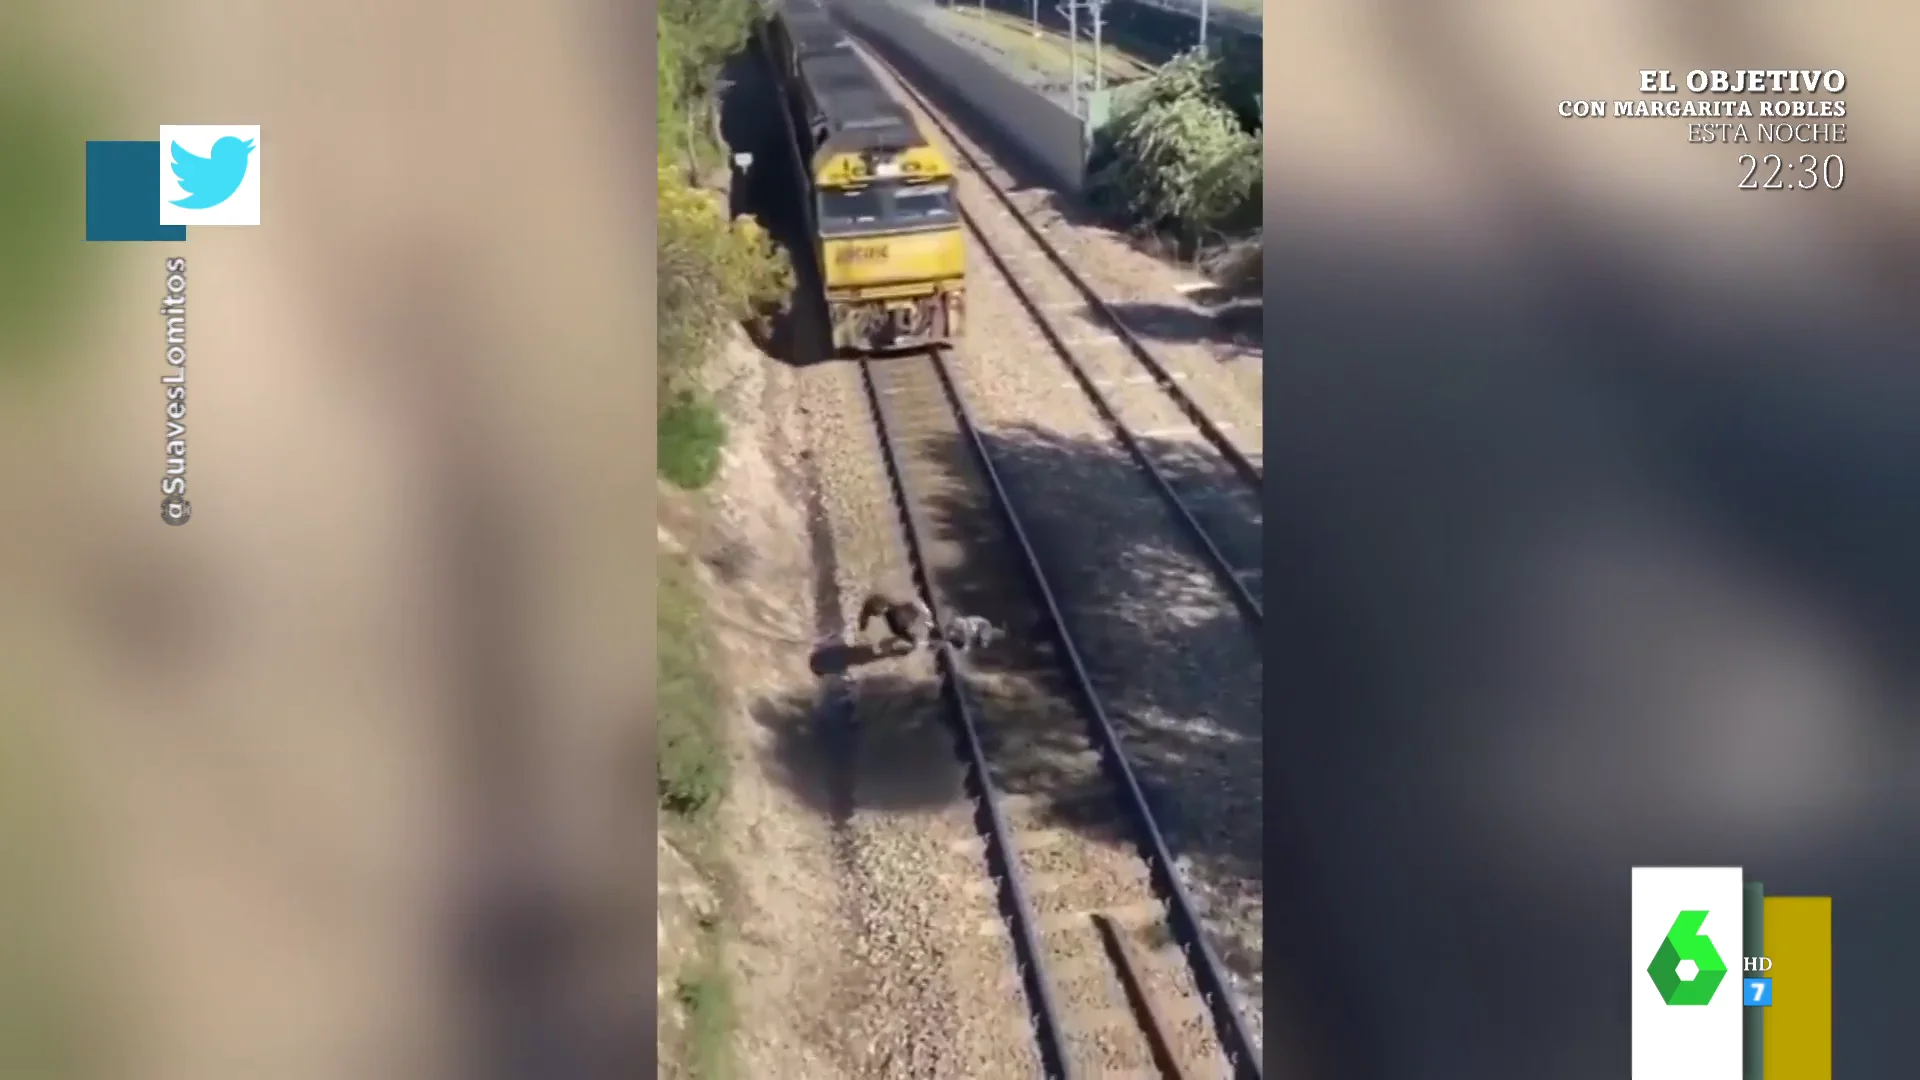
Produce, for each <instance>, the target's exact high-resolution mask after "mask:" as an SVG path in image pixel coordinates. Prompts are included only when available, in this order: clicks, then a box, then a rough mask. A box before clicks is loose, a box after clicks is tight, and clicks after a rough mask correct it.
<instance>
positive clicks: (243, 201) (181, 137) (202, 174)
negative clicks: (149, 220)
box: [160, 124, 261, 225]
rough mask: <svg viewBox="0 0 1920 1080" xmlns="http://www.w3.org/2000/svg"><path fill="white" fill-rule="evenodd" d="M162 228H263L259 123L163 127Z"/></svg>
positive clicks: (161, 133)
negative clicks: (260, 226)
mask: <svg viewBox="0 0 1920 1080" xmlns="http://www.w3.org/2000/svg"><path fill="white" fill-rule="evenodd" d="M160 145H161V147H163V148H165V149H166V151H167V155H166V156H167V158H168V161H167V163H166V164H165V165H163V166H162V168H161V170H160V173H161V175H160V203H161V205H160V223H161V224H162V225H258V224H260V157H261V155H260V128H259V127H258V125H254V126H246V125H213V124H193V125H186V124H181V125H162V126H161V128H160Z"/></svg>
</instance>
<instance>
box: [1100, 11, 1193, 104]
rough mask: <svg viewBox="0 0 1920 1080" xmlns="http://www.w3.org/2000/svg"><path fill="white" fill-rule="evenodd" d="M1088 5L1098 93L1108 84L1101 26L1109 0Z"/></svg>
mask: <svg viewBox="0 0 1920 1080" xmlns="http://www.w3.org/2000/svg"><path fill="white" fill-rule="evenodd" d="M1202 2H1203V3H1204V2H1205V0H1202ZM1087 7H1088V8H1090V9H1092V14H1093V92H1094V93H1095V94H1098V93H1099V92H1100V90H1101V89H1102V87H1104V86H1105V85H1106V72H1105V71H1104V70H1103V69H1102V66H1101V64H1100V27H1101V26H1102V25H1103V24H1104V23H1105V21H1106V18H1105V17H1106V11H1107V0H1087Z"/></svg>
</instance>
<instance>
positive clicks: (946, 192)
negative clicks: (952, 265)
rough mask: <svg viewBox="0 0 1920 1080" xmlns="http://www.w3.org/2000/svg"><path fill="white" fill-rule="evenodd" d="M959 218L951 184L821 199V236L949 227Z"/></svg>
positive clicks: (882, 188) (881, 187) (881, 188)
mask: <svg viewBox="0 0 1920 1080" xmlns="http://www.w3.org/2000/svg"><path fill="white" fill-rule="evenodd" d="M957 217H958V215H957V214H956V213H955V211H954V207H953V189H952V185H950V184H894V183H887V184H876V185H873V186H870V187H864V188H861V189H859V190H857V191H827V192H822V193H821V195H820V232H821V233H822V234H823V235H827V236H832V235H845V234H848V233H863V232H883V231H888V230H894V229H917V228H922V227H925V226H929V225H948V224H952V223H953V222H954V221H955V220H956V219H957Z"/></svg>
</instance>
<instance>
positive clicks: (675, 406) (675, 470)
mask: <svg viewBox="0 0 1920 1080" xmlns="http://www.w3.org/2000/svg"><path fill="white" fill-rule="evenodd" d="M760 12H761V9H760V6H759V4H758V3H756V2H755V0H661V4H660V15H659V34H660V75H659V80H660V81H659V108H660V111H659V118H660V119H659V131H658V135H659V162H658V168H659V181H660V199H659V218H658V229H659V232H658V244H659V250H658V257H659V262H658V272H659V294H658V295H659V307H658V314H659V338H658V345H659V362H660V371H659V410H660V411H659V416H658V421H659V439H660V441H659V452H660V473H661V475H662V476H663V477H664V478H665V479H666V480H668V481H669V482H671V483H672V484H674V485H675V486H676V487H680V488H685V489H689V490H692V489H697V488H701V487H704V486H706V485H707V484H708V483H709V482H710V481H711V480H712V479H713V477H714V475H715V473H716V472H717V471H718V470H719V467H720V450H721V447H722V446H723V445H724V443H725V441H726V425H725V423H724V421H723V420H722V418H721V417H720V415H719V412H718V410H717V409H716V408H715V407H714V405H713V402H712V400H711V399H710V397H709V396H708V395H707V393H706V391H705V389H704V387H703V385H702V383H701V373H702V370H703V368H704V367H705V364H706V361H707V359H708V358H709V357H710V356H711V355H712V353H713V350H714V349H715V348H716V347H718V345H719V343H720V341H721V340H722V338H723V336H724V334H725V332H726V329H727V326H728V324H729V323H736V322H740V321H743V320H748V319H753V318H756V317H758V316H763V315H765V314H767V313H768V312H769V311H770V310H771V309H773V308H775V307H777V306H778V305H780V304H781V303H783V302H784V301H785V299H786V297H787V295H788V292H789V290H790V288H791V281H792V271H791V268H790V267H789V266H788V265H787V262H786V260H785V258H784V256H782V255H781V254H780V252H779V251H778V249H777V248H775V247H774V245H773V243H772V242H771V240H770V239H769V238H768V236H767V234H766V230H764V229H762V228H761V227H760V225H759V224H758V223H757V222H755V221H754V220H753V219H751V218H745V217H742V218H737V219H733V220H729V219H728V217H727V209H726V207H727V200H726V196H725V193H724V192H723V190H722V183H721V182H720V181H717V180H714V179H713V178H715V177H724V176H725V175H727V173H726V169H727V160H726V154H725V153H724V151H723V150H722V149H721V145H720V140H719V137H718V135H717V134H716V128H717V119H716V117H717V104H716V95H717V90H718V81H719V76H720V71H721V69H722V67H723V65H724V64H725V63H726V60H727V58H728V57H730V56H732V55H733V54H734V53H736V52H739V51H740V50H741V49H742V48H744V47H746V45H747V43H748V41H749V40H750V35H751V34H752V32H753V29H754V27H755V26H756V25H757V22H758V20H759V19H760V18H761V14H760Z"/></svg>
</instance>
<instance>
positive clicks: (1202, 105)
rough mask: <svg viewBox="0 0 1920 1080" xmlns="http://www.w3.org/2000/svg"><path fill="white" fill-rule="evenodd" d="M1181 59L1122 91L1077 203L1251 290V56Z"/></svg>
mask: <svg viewBox="0 0 1920 1080" xmlns="http://www.w3.org/2000/svg"><path fill="white" fill-rule="evenodd" d="M1252 61H1253V62H1252V63H1251V64H1249V63H1248V62H1247V58H1246V57H1245V56H1243V55H1233V54H1229V55H1226V56H1222V57H1205V56H1201V55H1200V54H1198V53H1187V54H1184V55H1182V56H1179V57H1176V58H1175V59H1174V60H1173V61H1171V62H1170V63H1168V64H1167V65H1166V66H1164V67H1162V68H1161V69H1160V71H1159V72H1158V73H1157V74H1155V75H1154V77H1153V78H1151V79H1149V80H1146V81H1144V82H1142V83H1136V84H1134V85H1133V86H1130V87H1128V88H1127V93H1126V94H1125V96H1124V98H1123V99H1122V100H1121V102H1120V104H1119V105H1118V107H1117V108H1116V110H1115V112H1114V114H1113V116H1112V118H1111V119H1110V120H1109V121H1108V123H1107V124H1106V126H1105V127H1103V128H1102V129H1101V130H1100V131H1099V132H1098V133H1096V135H1095V137H1094V140H1093V146H1092V148H1091V152H1090V154H1089V157H1088V161H1087V197H1088V199H1089V200H1090V201H1091V202H1092V203H1093V204H1094V206H1095V207H1097V208H1098V209H1100V210H1101V211H1103V212H1104V213H1107V214H1110V215H1112V216H1113V217H1115V218H1116V219H1117V220H1118V221H1119V222H1120V223H1121V224H1123V225H1125V226H1126V227H1128V228H1131V229H1133V230H1135V231H1138V232H1145V233H1151V234H1155V235H1157V236H1160V237H1163V238H1165V239H1167V240H1169V241H1171V242H1172V243H1173V245H1174V246H1175V248H1176V250H1177V251H1178V253H1179V254H1180V255H1181V256H1183V257H1187V258H1200V259H1203V260H1205V261H1208V262H1210V263H1213V264H1214V265H1215V268H1216V271H1217V272H1219V273H1220V274H1221V275H1222V277H1223V278H1224V279H1226V280H1223V284H1227V285H1229V286H1237V287H1251V288H1252V289H1254V290H1256V291H1257V289H1258V287H1259V265H1260V258H1259V244H1260V222H1261V190H1262V171H1263V164H1262V160H1261V154H1262V150H1261V133H1262V125H1261V119H1260V106H1261V102H1260V67H1259V63H1258V57H1257V56H1256V57H1253V58H1252Z"/></svg>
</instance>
